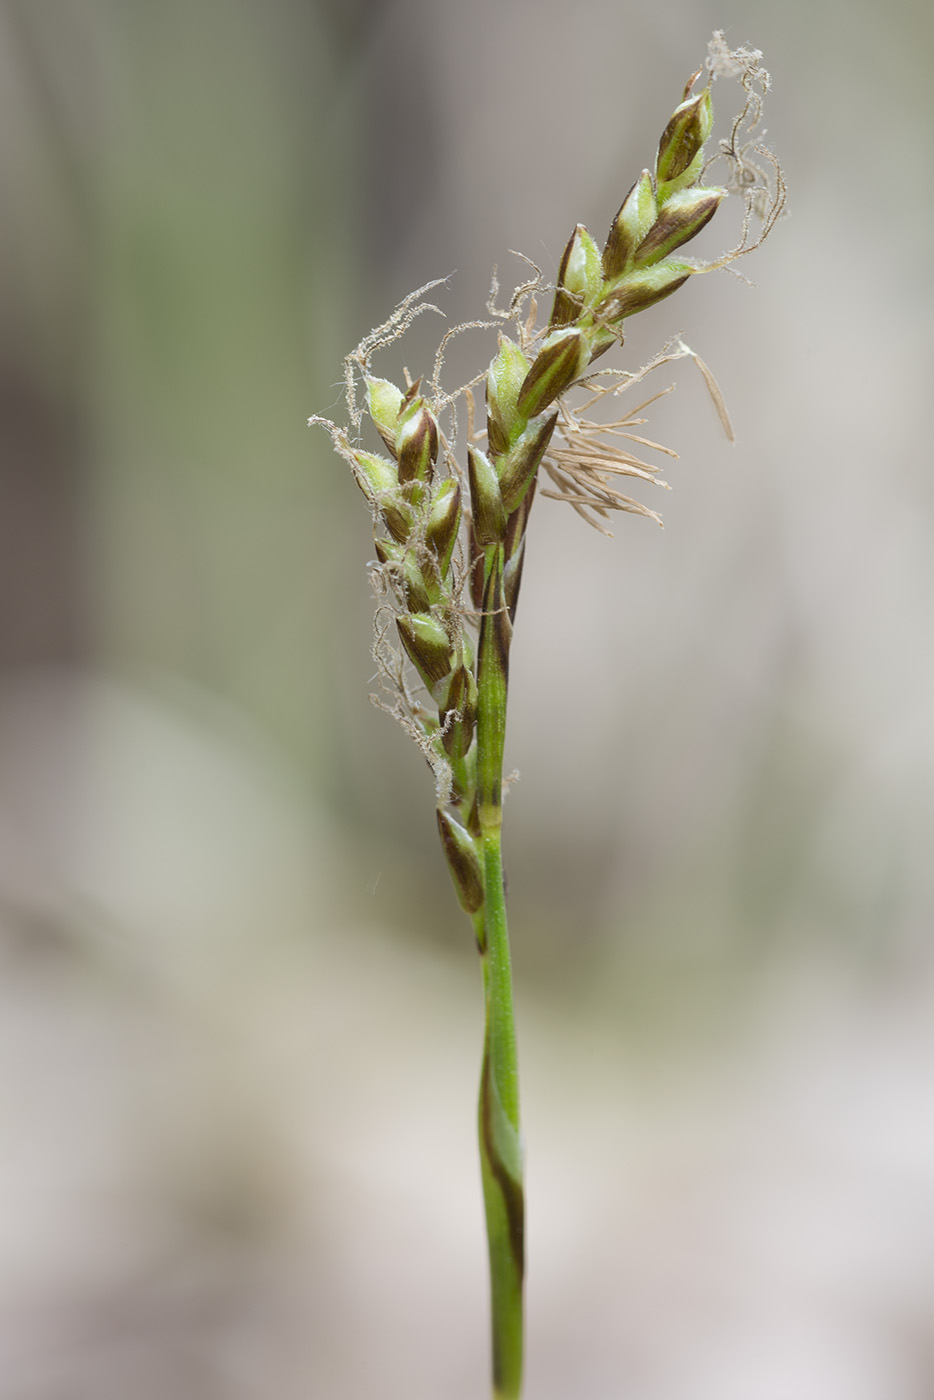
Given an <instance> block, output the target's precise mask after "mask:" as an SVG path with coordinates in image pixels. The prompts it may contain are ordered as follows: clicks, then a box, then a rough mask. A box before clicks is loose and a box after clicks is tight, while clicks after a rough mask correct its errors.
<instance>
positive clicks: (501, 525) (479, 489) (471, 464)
mask: <svg viewBox="0 0 934 1400" xmlns="http://www.w3.org/2000/svg"><path fill="white" fill-rule="evenodd" d="M467 475H468V478H469V481H470V511H471V515H472V516H473V530H474V534H475V536H476V538H477V542H478V544H482V545H485V544H493V543H494V542H495V541H496V540H501V539H502V538H503V531H504V530H505V529H506V512H505V510H504V509H503V498H502V495H501V493H500V489H499V478H498V476H497V475H496V468H495V467H494V466H493V463H492V462H491V461H490V459H489V457H488V456H487V455H486V453H485V452H481V451H480V449H479V448H478V447H468V448H467Z"/></svg>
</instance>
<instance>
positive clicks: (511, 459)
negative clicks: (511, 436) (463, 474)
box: [496, 409, 558, 515]
mask: <svg viewBox="0 0 934 1400" xmlns="http://www.w3.org/2000/svg"><path fill="white" fill-rule="evenodd" d="M557 421H558V410H557V409H554V410H553V411H552V412H551V413H549V414H548V415H547V416H546V417H542V418H533V419H532V421H531V423H530V424H529V426H528V427H527V428H526V430H525V432H524V433H523V434H522V435H521V437H520V438H519V439H518V440H517V441H516V443H515V444H514V445H513V446H512V447H511V448H510V449H509V451H508V452H507V453H506V455H505V456H504V457H501V458H500V460H499V461H498V462H497V464H496V468H497V471H498V472H499V489H500V491H501V492H502V497H503V505H504V506H505V509H506V514H507V515H512V513H513V511H514V510H515V509H516V507H517V506H518V505H519V503H520V502H521V500H522V498H523V496H524V495H525V493H526V491H527V490H528V489H529V485H530V484H531V482H532V480H533V479H534V477H535V473H536V472H537V471H538V466H539V463H540V462H541V460H542V457H543V456H544V455H545V450H546V448H547V447H548V444H549V442H550V441H551V435H552V433H553V432H554V430H555V424H556V423H557Z"/></svg>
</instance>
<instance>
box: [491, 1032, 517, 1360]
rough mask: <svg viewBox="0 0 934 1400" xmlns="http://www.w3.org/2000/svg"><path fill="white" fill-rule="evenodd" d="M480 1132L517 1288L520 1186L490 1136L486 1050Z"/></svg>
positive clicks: (492, 1137) (492, 1135)
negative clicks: (498, 1198) (502, 1213)
mask: <svg viewBox="0 0 934 1400" xmlns="http://www.w3.org/2000/svg"><path fill="white" fill-rule="evenodd" d="M480 1130H481V1132H482V1133H483V1146H484V1151H485V1153H486V1159H487V1163H488V1164H489V1168H490V1171H491V1172H492V1173H493V1176H494V1178H495V1180H496V1184H497V1186H498V1187H499V1189H500V1192H501V1194H502V1197H503V1204H504V1206H505V1207H506V1221H507V1225H508V1228H509V1249H510V1253H511V1254H512V1258H513V1263H514V1264H515V1266H516V1273H517V1274H518V1277H519V1283H520V1285H521V1283H522V1280H523V1278H524V1277H525V1192H524V1190H523V1188H522V1182H521V1181H517V1180H516V1178H515V1177H514V1176H513V1175H512V1173H511V1172H510V1171H509V1168H508V1167H507V1166H506V1163H505V1162H504V1161H503V1159H502V1157H500V1155H499V1153H498V1152H497V1150H496V1144H495V1142H494V1134H493V1078H492V1070H491V1069H490V1055H489V1050H485V1051H484V1054H483V1072H482V1074H481V1078H480ZM494 1364H495V1363H494Z"/></svg>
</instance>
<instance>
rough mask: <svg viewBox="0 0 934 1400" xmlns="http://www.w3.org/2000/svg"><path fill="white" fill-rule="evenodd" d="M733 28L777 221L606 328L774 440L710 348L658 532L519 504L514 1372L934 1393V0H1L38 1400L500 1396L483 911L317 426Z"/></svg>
mask: <svg viewBox="0 0 934 1400" xmlns="http://www.w3.org/2000/svg"><path fill="white" fill-rule="evenodd" d="M721 26H722V27H724V28H725V29H726V31H727V37H728V39H729V40H730V41H731V42H732V43H734V44H741V43H745V42H751V43H752V44H753V45H755V46H757V47H761V48H762V49H763V51H764V53H765V61H766V63H767V66H768V67H769V69H770V70H771V72H772V76H773V80H774V93H773V97H772V100H771V103H770V107H769V109H768V112H767V126H768V129H769V139H770V141H771V142H772V144H774V146H775V148H776V149H777V150H778V151H779V152H780V154H781V156H782V159H783V162H784V164H785V168H786V172H787V175H788V181H789V187H790V213H791V217H790V218H788V219H787V220H786V221H785V222H783V223H782V224H781V225H780V226H779V227H778V228H777V229H776V231H775V233H774V236H773V238H772V239H771V241H770V242H769V244H768V245H767V246H766V247H765V248H763V249H762V250H761V252H759V253H758V254H756V255H755V256H754V257H753V258H750V259H748V260H747V261H746V262H745V263H744V264H743V265H742V270H743V272H744V273H746V274H747V275H748V276H750V277H751V278H753V279H754V280H755V282H756V283H757V284H758V285H757V286H755V287H749V286H747V285H745V284H744V283H743V282H741V281H739V280H737V279H735V278H731V277H730V276H729V275H728V274H719V275H717V276H715V277H707V278H703V279H700V278H698V279H696V281H695V282H694V283H691V284H689V285H688V286H687V287H686V288H685V289H684V291H683V292H681V293H679V295H678V296H677V297H675V298H673V299H672V300H669V301H666V302H664V303H663V304H662V305H661V306H659V307H658V308H656V309H655V310H654V311H652V312H650V313H648V314H647V315H645V316H644V317H640V318H639V320H638V321H637V322H635V323H634V324H633V330H632V334H631V337H630V339H629V341H628V342H627V347H626V349H625V351H624V352H622V354H621V355H620V356H619V357H618V361H617V362H618V363H620V364H628V365H629V367H631V368H634V367H636V366H637V365H638V364H641V363H643V362H644V361H645V360H646V359H648V358H649V356H650V355H651V354H652V353H653V351H654V350H655V349H656V348H658V347H660V346H661V345H662V343H663V342H664V341H665V340H666V339H667V338H668V337H669V336H671V335H672V334H674V333H676V332H682V333H683V334H684V336H685V337H686V339H687V340H688V341H689V343H690V344H691V345H692V346H693V348H694V349H696V350H697V351H698V352H699V353H701V354H702V355H703V356H704V358H705V359H706V360H707V361H708V362H709V363H710V365H711V366H712V367H713V368H714V370H715V372H716V374H717V376H718V378H719V381H720V383H721V386H722V388H723V391H724V394H725V396H726V399H727V402H728V404H729V406H730V408H731V411H732V414H733V419H734V423H735V426H736V431H737V439H738V441H737V445H736V446H735V447H730V446H729V445H728V444H727V443H726V442H725V441H724V439H723V435H722V432H721V430H720V428H719V425H718V424H717V422H716V419H715V415H714V413H713V411H712V409H711V407H710V404H709V402H708V400H707V398H706V396H705V393H704V390H703V386H702V384H701V383H700V380H699V378H698V376H697V375H696V373H695V372H694V370H693V369H692V368H691V366H690V365H687V364H685V365H679V366H676V367H675V368H676V369H677V371H678V373H677V375H676V376H674V377H676V378H677V379H678V380H679V392H678V393H677V394H676V395H671V396H670V397H669V398H668V399H666V400H665V401H664V402H663V403H662V404H660V405H658V408H657V412H655V413H654V416H653V419H652V423H651V428H650V430H649V431H650V435H652V436H656V437H658V438H660V439H661V440H662V441H663V442H667V443H670V444H671V445H672V446H674V447H676V448H677V449H678V451H679V452H680V453H681V459H680V461H678V462H673V463H672V464H671V467H670V470H668V471H666V473H665V474H666V476H667V478H668V480H669V481H670V482H671V484H672V486H673V487H674V490H673V492H672V493H671V494H670V495H666V496H664V498H660V493H658V492H654V493H653V492H652V491H651V489H650V488H646V490H645V492H644V494H643V499H644V500H646V501H647V503H648V504H649V505H652V506H655V507H658V506H659V505H661V506H662V507H663V508H664V515H665V526H666V528H665V530H664V531H660V530H658V529H657V528H656V527H655V526H654V525H653V524H652V523H651V522H648V521H645V520H639V519H635V518H631V517H623V518H621V519H620V521H619V523H618V524H617V525H616V527H615V528H616V535H615V538H614V539H613V540H603V539H601V538H599V537H598V536H597V535H596V534H594V533H593V532H591V531H589V530H588V529H587V527H586V526H585V525H584V524H583V523H582V522H581V521H580V520H578V519H577V518H576V517H575V516H574V515H573V514H572V513H571V512H570V511H569V510H568V509H567V508H566V507H563V506H560V505H557V504H555V503H552V502H548V501H542V502H541V503H540V504H539V505H538V506H537V507H536V512H535V516H534V518H533V524H532V531H531V537H530V543H529V554H528V559H527V564H526V575H525V582H524V585H523V599H522V607H521V609H520V615H519V626H518V630H517V633H516V641H515V647H514V652H513V666H512V675H513V692H512V698H511V731H510V741H509V749H508V753H507V766H509V767H515V768H518V769H519V770H520V771H521V774H522V780H521V782H520V783H519V784H518V785H517V786H516V787H515V788H514V790H513V792H512V794H511V799H510V802H509V807H508V814H507V822H508V825H507V858H508V863H509V875H510V894H511V911H512V912H511V922H512V929H513V938H514V947H515V964H516V974H517V981H518V997H519V1029H520V1037H521V1055H522V1065H523V1094H524V1113H525V1133H526V1142H527V1151H528V1200H529V1232H530V1277H529V1360H528V1396H529V1400H566V1397H572V1396H573V1397H575V1400H617V1397H624V1398H625V1400H790V1397H794V1398H795V1400H932V1397H934V1307H932V1303H934V1111H932V1104H934V1015H932V1013H934V949H932V939H931V935H932V931H934V858H932V855H934V727H932V716H934V649H932V646H931V627H930V617H931V609H932V603H934V549H932V544H934V486H932V476H931V469H930V462H931V453H930V443H929V436H930V435H929V432H928V431H927V430H924V429H923V419H924V413H925V412H926V411H927V410H926V409H925V408H924V404H925V402H926V400H927V396H928V394H929V392H930V389H929V385H930V376H931V368H932V366H931V329H930V327H931V319H930V290H931V271H930V253H929V248H930V236H929V228H930V217H931V212H932V202H934V201H932V182H931V169H932V167H931V160H930V91H931V79H932V71H931V69H932V65H931V52H932V40H934V34H932V29H934V21H932V11H931V9H930V7H929V6H927V5H924V4H922V3H921V0H893V3H889V4H887V5H885V6H884V7H883V6H882V5H880V4H877V3H867V0H850V3H848V4H846V5H845V6H844V5H843V4H842V3H840V0H828V3H826V4H824V5H819V6H809V7H804V6H802V5H800V4H788V5H785V6H783V7H778V6H774V5H767V4H765V3H764V0H747V3H742V0H722V3H720V4H718V5H713V4H708V3H707V0H702V2H701V3H694V4H688V3H686V0H672V3H670V4H668V5H665V6H657V5H647V4H645V5H637V4H632V3H627V2H626V0H623V2H622V3H612V4H611V3H609V0H577V3H576V4H574V5H573V6H568V5H566V4H558V3H556V0H471V3H469V4H455V3H453V0H440V2H439V0H434V3H432V0H398V2H396V0H264V3H262V4H260V3H258V2H257V0H223V3H222V0H161V3H160V4H158V5H151V4H150V5H147V4H145V3H141V0H123V3H117V0H70V2H69V3H62V0H3V3H2V6H0V198H2V212H0V402H2V424H3V445H2V459H0V473H2V510H0V578H2V586H0V664H2V677H0V925H2V940H0V961H2V976H0V1047H2V1053H0V1395H2V1397H3V1400H126V1397H131V1396H132V1397H133V1400H156V1397H159V1400H164V1397H166V1396H169V1395H171V1396H173V1397H178V1400H253V1397H257V1400H258V1397H263V1400H267V1398H268V1397H275V1400H299V1397H301V1400H312V1397H313V1400H319V1397H320V1398H321V1400H357V1397H369V1396H373V1397H376V1396H378V1397H380V1400H396V1398H397V1397H398V1400H402V1397H405V1400H440V1397H444V1400H470V1398H471V1397H477V1396H482V1395H484V1394H485V1393H486V1386H487V1381H486V1375H487V1317H486V1310H487V1301H486V1298H487V1295H486V1278H485V1262H484V1241H483V1234H482V1217H481V1209H480V1199H479V1172H478V1168H477V1163H476V1151H475V1144H474V1096H475V1086H476V1080H477V1074H478V1065H479V1045H480V1035H481V996H480V985H479V975H478V972H477V968H476V958H475V954H474V951H473V949H472V947H471V937H470V930H469V927H468V925H467V922H466V920H464V918H463V917H462V915H461V914H460V911H459V910H458V908H457V906H456V904H455V901H454V898H453V895H452V893H451V891H450V889H449V887H448V882H447V875H446V873H445V871H444V869H443V867H442V862H441V859H440V855H439V852H438V850H437V849H436V833H435V828H434V816H433V811H432V807H433V802H432V785H431V780H430V775H429V774H428V772H427V770H426V769H425V767H424V764H423V763H422V762H421V760H420V759H419V757H418V755H417V754H416V753H415V751H414V750H413V749H412V747H411V745H410V743H409V742H408V740H407V739H406V737H405V736H404V734H403V733H402V732H401V730H399V729H398V728H397V727H396V726H394V725H393V724H392V722H391V721H390V720H389V719H388V718H386V717H385V716H383V715H381V714H379V713H377V712H376V711H375V710H374V709H373V708H372V707H371V706H370V704H369V701H368V698H367V697H368V693H369V691H370V689H371V688H372V684H371V681H372V670H373V667H372V662H371V659H370V656H369V638H370V630H371V613H372V604H371V599H370V596H369V587H368V582H367V577H366V571H365V561H366V560H367V559H368V558H369V557H370V554H371V552H372V546H371V542H370V530H369V519H368V515H367V511H366V510H365V508H364V505H363V502H362V500H361V498H360V496H359V494H358V493H357V491H356V490H355V489H354V487H353V485H352V483H351V482H350V480H349V478H348V475H347V472H346V469H345V468H344V467H343V466H342V464H341V463H340V462H339V461H338V460H337V459H336V458H334V457H333V456H332V455H331V452H330V447H329V443H328V441H327V439H326V437H325V435H324V434H323V433H321V432H320V431H316V432H312V431H311V430H309V429H308V428H307V427H306V426H305V420H306V418H307V416H308V415H309V414H310V413H313V412H321V413H329V412H330V413H331V414H332V415H334V414H336V415H338V416H339V415H340V412H341V409H340V404H339V401H338V400H339V393H340V373H341V358H342V356H343V355H344V354H345V353H346V351H347V350H349V349H350V348H351V347H352V346H354V345H355V344H356V343H357V341H358V340H359V339H360V338H361V336H362V335H363V334H364V333H365V332H366V331H367V330H368V329H369V327H370V326H371V325H373V324H375V323H376V322H378V321H380V320H382V319H383V318H384V316H385V315H387V314H388V312H389V311H390V310H391V308H392V307H393V306H394V305H395V303H396V302H397V301H398V300H399V299H400V298H401V297H402V296H403V295H405V294H406V293H407V292H408V291H409V290H411V289H412V288H413V287H416V286H418V285H420V284H421V283H423V282H425V281H427V280H428V279H429V278H430V277H445V276H447V274H449V273H453V272H454V270H455V269H456V274H457V275H456V277H453V278H452V279H451V281H450V283H449V287H448V288H447V289H445V288H442V289H440V293H439V295H442V296H443V306H444V309H445V312H446V313H447V315H448V316H449V319H450V323H454V322H455V321H457V320H461V319H464V318H472V317H475V316H478V315H483V304H484V301H485V298H486V293H487V288H488V285H489V277H490V272H491V269H492V267H493V265H494V263H499V264H500V266H501V271H502V277H503V279H504V281H505V282H507V284H509V283H511V280H512V278H513V276H514V275H515V276H518V275H520V273H521V268H520V265H519V264H518V263H517V262H516V261H515V260H514V259H510V257H509V253H508V250H509V249H520V250H522V251H523V252H525V253H527V254H528V255H529V256H531V257H532V258H534V259H535V260H536V261H537V262H539V263H540V264H541V265H542V267H543V268H544V270H545V273H546V275H553V274H554V270H555V268H556V265H557V261H558V259H559V258H560V254H561V250H562V248H563V246H564V243H565V240H566V238H567V236H568V234H569V232H570V230H571V228H572V227H573V225H574V223H575V222H577V221H578V220H581V221H583V222H584V223H586V224H587V225H588V226H589V227H590V228H591V229H592V230H593V232H594V234H595V235H596V236H598V237H601V238H602V236H603V235H604V234H605V231H606V228H607V227H608V224H609V221H610V219H611V217H612V215H613V213H614V212H615V210H616V208H617V206H618V204H619V202H620V200H621V198H622V196H623V194H624V193H625V191H626V189H627V188H628V186H629V184H630V183H631V181H632V179H633V178H634V177H635V175H636V174H637V173H638V171H639V170H641V168H642V166H643V165H644V164H646V163H650V162H651V159H652V157H653V155H654V151H655V145H656V142H657V140H658V136H659V133H660V131H661V129H662V127H663V125H664V123H665V122H666V121H667V118H668V116H669V114H670V112H671V110H672V108H673V107H674V105H675V104H676V103H677V101H678V100H679V98H680V94H681V90H682V87H683V85H684V82H685V79H686V78H687V76H688V74H689V73H691V72H692V71H693V70H694V69H695V68H696V67H697V66H698V64H699V63H700V62H701V61H702V60H703V58H704V56H705V52H706V43H707V39H708V37H709V34H710V31H711V30H712V29H713V28H715V27H721ZM715 100H716V102H717V104H718V109H719V112H720V116H721V118H724V119H725V118H726V117H728V115H729V114H730V112H731V111H732V110H733V107H734V104H736V105H738V102H737V93H736V90H735V89H731V87H730V85H729V84H726V83H720V84H718V85H717V88H716V90H715ZM731 217H732V218H733V219H734V225H735V214H734V213H733V211H730V212H729V213H728V212H727V211H726V210H725V211H724V212H723V214H722V215H721V216H720V218H719V219H718V221H716V222H715V224H714V225H713V226H712V227H711V229H710V230H709V231H708V234H709V238H708V242H707V244H706V245H705V246H706V248H707V250H708V251H709V252H713V251H715V250H716V249H718V248H720V247H722V246H725V243H726V242H728V241H729V239H730V236H731V234H732V231H733V230H732V228H731V227H730V226H729V219H730V218H731ZM714 235H716V236H714ZM706 236H707V235H705V237H706ZM429 320H430V318H427V317H426V318H423V319H422V321H420V322H419V323H418V324H417V326H416V328H415V329H414V331H413V334H412V337H411V340H410V341H408V342H407V343H406V351H405V355H406V359H407V362H408V364H409V365H410V367H411V368H412V371H413V373H418V372H419V370H420V368H421V367H422V366H424V365H425V364H426V363H428V362H429V356H431V355H432V354H433V350H434V344H435V341H436V339H437V335H438V329H439V326H440V325H441V323H440V322H439V321H437V320H435V321H434V324H429ZM490 345H491V342H490V340H489V339H488V338H485V337H484V336H482V335H480V334H479V333H477V334H476V335H475V337H474V339H473V340H472V341H470V342H469V344H468V342H467V338H465V341H464V353H465V354H467V355H469V356H470V364H471V366H472V367H473V368H477V367H478V366H479V365H482V364H483V363H485V362H486V360H487V359H488V358H489V355H490V353H491V349H490ZM627 355H628V356H629V359H628V360H627V359H626V356H627ZM666 374H667V372H666V371H663V372H662V381H661V382H660V383H659V384H658V386H657V387H662V384H663V383H664V382H668V381H667V379H666V378H665V375H666ZM465 377H466V376H465ZM671 377H672V376H670V375H669V376H668V378H671ZM455 379H456V375H455V370H454V369H452V382H454V381H455Z"/></svg>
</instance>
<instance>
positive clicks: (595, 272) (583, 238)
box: [549, 224, 603, 327]
mask: <svg viewBox="0 0 934 1400" xmlns="http://www.w3.org/2000/svg"><path fill="white" fill-rule="evenodd" d="M602 287H603V265H602V262H601V259H600V253H599V251H598V249H597V245H596V243H594V241H593V239H592V238H591V236H590V234H589V233H588V232H587V230H586V229H585V228H584V225H583V224H578V225H577V227H576V229H575V230H574V232H573V233H572V234H571V237H570V238H569V239H568V242H567V247H566V248H565V250H564V256H563V257H562V259H561V266H560V268H559V269H558V285H557V288H556V290H555V301H554V306H553V308H552V312H551V320H550V322H549V325H550V326H551V327H555V326H563V325H566V324H567V323H568V322H570V321H576V320H577V318H578V316H579V315H580V314H581V311H582V310H583V309H584V307H585V306H587V305H588V304H590V303H592V302H594V301H596V300H597V297H598V296H599V295H600V291H601V289H602Z"/></svg>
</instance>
